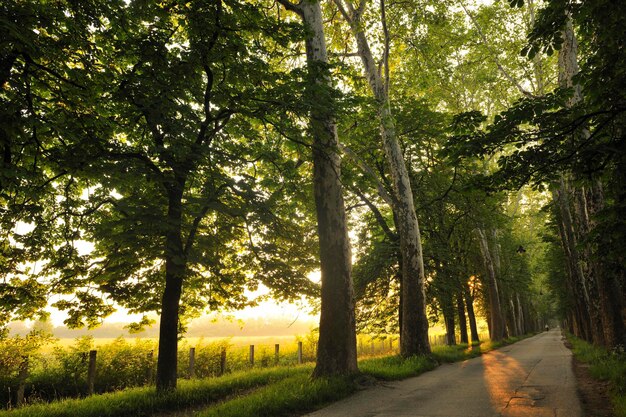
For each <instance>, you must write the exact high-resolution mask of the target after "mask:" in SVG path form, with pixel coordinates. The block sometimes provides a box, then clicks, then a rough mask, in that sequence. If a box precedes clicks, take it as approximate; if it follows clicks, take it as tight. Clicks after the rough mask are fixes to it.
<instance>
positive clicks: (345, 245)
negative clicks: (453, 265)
mask: <svg viewBox="0 0 626 417" xmlns="http://www.w3.org/2000/svg"><path fill="white" fill-rule="evenodd" d="M281 4H283V5H284V6H285V7H286V8H288V9H290V10H292V11H295V12H296V13H298V14H299V15H300V17H301V18H302V21H303V23H304V24H305V25H306V27H307V38H306V39H305V44H306V57H307V67H308V72H309V80H308V91H307V99H308V104H309V105H310V108H311V110H310V128H311V132H312V135H313V186H314V191H315V208H316V212H317V231H318V235H319V243H320V269H321V276H322V294H321V314H320V327H319V340H318V346H317V362H316V365H315V369H314V371H313V376H314V377H321V376H329V375H339V374H351V373H355V372H358V368H357V360H356V357H357V353H356V330H355V317H354V293H353V287H352V276H351V268H352V266H351V255H350V240H349V238H348V229H347V223H346V212H345V207H344V200H343V191H342V186H341V178H340V176H341V168H340V165H341V162H340V158H339V155H338V150H339V139H338V136H337V127H336V124H335V120H334V114H332V109H333V105H332V103H331V102H330V100H331V99H330V98H329V97H330V96H331V95H330V94H324V95H319V94H318V92H319V89H320V88H330V87H331V80H330V75H329V72H328V65H327V64H328V57H327V53H326V41H325V39H324V26H323V20H322V10H321V7H320V4H319V2H318V1H308V0H305V1H301V2H300V3H299V4H297V5H295V4H293V3H291V2H289V1H287V0H283V1H281ZM325 100H326V101H327V102H324V101H325Z"/></svg>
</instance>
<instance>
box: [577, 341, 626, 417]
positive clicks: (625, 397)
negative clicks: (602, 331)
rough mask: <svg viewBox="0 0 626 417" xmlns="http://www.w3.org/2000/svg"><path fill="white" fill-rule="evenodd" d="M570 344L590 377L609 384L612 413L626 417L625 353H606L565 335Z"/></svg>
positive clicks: (619, 416) (599, 348) (604, 350)
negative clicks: (586, 368) (585, 366)
mask: <svg viewBox="0 0 626 417" xmlns="http://www.w3.org/2000/svg"><path fill="white" fill-rule="evenodd" d="M567 339H568V340H569V342H570V343H571V344H572V352H573V354H574V356H575V357H576V359H578V360H579V361H581V362H585V363H587V364H589V373H590V374H591V376H592V377H594V378H596V379H599V380H603V381H609V382H610V383H611V397H612V398H611V399H612V402H613V412H614V413H615V415H616V416H618V417H626V353H625V352H624V351H623V350H622V351H616V352H608V351H607V350H606V349H603V348H601V347H598V346H594V345H592V344H590V343H587V342H585V341H584V340H581V339H578V338H576V337H574V336H572V335H567Z"/></svg>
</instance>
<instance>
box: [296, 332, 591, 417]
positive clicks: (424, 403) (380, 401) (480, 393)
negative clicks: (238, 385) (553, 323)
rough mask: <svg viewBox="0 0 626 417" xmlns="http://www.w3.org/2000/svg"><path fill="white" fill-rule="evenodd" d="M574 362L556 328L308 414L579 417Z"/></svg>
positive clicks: (313, 416) (348, 416) (318, 416)
mask: <svg viewBox="0 0 626 417" xmlns="http://www.w3.org/2000/svg"><path fill="white" fill-rule="evenodd" d="M571 360H572V359H571V352H570V351H569V350H568V349H567V348H565V346H564V345H563V342H562V340H561V334H560V331H559V330H558V329H555V330H551V331H549V332H543V333H541V334H539V335H537V336H534V337H531V338H529V339H525V340H522V341H521V342H518V343H516V344H514V345H510V346H505V347H503V348H501V349H498V350H494V351H492V352H489V353H487V354H484V355H482V356H480V357H478V358H474V359H470V360H467V361H464V362H458V363H454V364H446V365H442V366H440V367H438V368H437V369H435V370H433V371H431V372H427V373H425V374H422V375H421V376H419V377H416V378H410V379H406V380H404V381H399V382H391V383H385V384H384V385H382V386H376V387H373V388H368V389H366V390H363V391H360V392H358V393H357V394H355V395H353V396H351V397H349V398H346V399H344V400H342V401H339V402H337V403H334V404H332V405H331V406H329V407H327V408H324V409H322V410H319V411H317V412H315V413H312V414H309V415H308V417H406V416H413V417H430V416H439V417H441V416H446V417H456V416H459V417H460V416H463V417H473V416H475V417H492V416H507V417H522V416H524V417H526V416H527V417H544V416H546V417H547V416H549V417H580V416H582V411H581V408H580V402H579V399H578V396H577V393H576V380H575V378H574V374H573V373H572V368H571Z"/></svg>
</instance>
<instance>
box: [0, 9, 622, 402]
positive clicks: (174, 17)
mask: <svg viewBox="0 0 626 417" xmlns="http://www.w3.org/2000/svg"><path fill="white" fill-rule="evenodd" d="M510 3H511V4H507V3H506V2H494V4H482V3H479V4H473V3H470V2H467V3H466V2H464V1H462V0H454V1H453V0H449V1H430V0H424V1H407V2H401V3H387V2H385V0H379V1H376V2H370V1H367V0H359V1H358V2H357V1H350V0H333V1H324V2H319V1H308V0H303V1H299V2H296V1H295V0H279V1H278V3H274V2H272V1H266V0H255V1H238V0H210V1H185V2H180V1H176V0H169V1H164V2H160V3H153V2H140V1H130V2H126V1H121V0H120V1H108V2H101V1H89V2H79V3H76V2H70V1H67V2H65V1H61V2H54V3H53V2H47V1H43V2H42V1H21V0H20V1H18V0H9V1H6V2H3V3H2V5H1V6H0V11H1V14H0V30H1V35H2V36H1V38H2V41H1V43H0V84H1V85H2V90H1V91H0V100H2V106H0V112H1V116H2V122H1V124H0V140H1V147H2V153H3V158H2V165H1V171H0V198H1V201H2V206H1V207H2V208H1V209H2V218H1V222H2V238H1V239H2V245H1V257H0V259H1V264H0V268H1V269H0V271H1V272H0V273H1V274H2V283H0V293H1V295H2V302H1V303H0V309H1V311H2V320H3V323H1V324H6V322H8V321H10V320H14V319H22V318H31V317H35V316H37V315H45V308H46V306H47V305H48V303H49V301H50V300H51V298H50V295H55V296H56V298H55V299H56V301H55V303H54V305H55V306H56V307H57V308H59V309H61V310H64V311H66V312H67V313H68V319H67V321H66V324H67V325H68V326H72V327H81V326H84V325H89V326H95V325H97V324H98V323H99V322H100V321H101V320H102V319H103V318H104V317H106V316H107V315H108V314H110V313H111V312H112V311H113V308H114V307H113V305H114V303H116V304H118V305H120V306H123V307H125V308H127V309H128V310H129V311H130V312H133V313H144V314H148V313H151V312H156V313H158V314H159V315H160V338H159V354H158V368H157V388H158V389H160V390H166V389H173V388H175V386H176V376H177V369H176V360H175V358H176V352H177V341H178V336H179V335H180V334H182V333H184V330H185V323H187V322H188V320H189V319H190V318H193V317H195V316H197V315H198V314H200V313H201V312H203V311H207V310H208V311H218V310H227V309H238V308H242V307H244V306H246V305H249V304H250V303H252V302H253V300H248V299H247V297H246V295H245V290H246V289H255V288H257V287H258V286H259V285H260V284H263V285H264V286H265V287H267V288H269V290H270V294H271V295H272V296H273V297H275V298H277V299H280V300H294V299H298V298H300V297H301V296H303V295H305V296H307V297H310V298H311V299H315V298H317V297H318V296H320V295H321V320H320V328H319V332H320V335H319V346H318V349H317V355H318V357H317V366H316V369H315V372H314V375H315V376H326V375H332V374H347V373H353V372H356V371H357V364H356V337H355V332H356V330H361V331H368V332H373V333H376V332H379V333H386V334H388V333H400V338H401V354H402V355H403V356H411V355H415V354H423V353H428V352H429V351H430V346H429V344H428V323H429V320H430V321H437V320H438V318H439V317H440V316H441V317H443V321H444V324H445V327H446V330H447V341H448V343H450V344H453V343H456V342H457V341H456V335H455V334H456V332H455V330H456V329H457V328H458V330H459V335H460V341H461V342H467V341H469V340H470V339H471V340H477V339H478V331H479V327H478V324H477V317H480V316H484V317H486V318H487V322H488V329H489V332H490V335H491V338H492V339H494V340H499V339H502V338H503V337H505V336H506V335H518V334H522V333H526V332H529V331H532V330H536V329H537V328H538V326H541V325H543V323H545V322H546V320H548V319H550V318H553V317H556V314H560V316H561V317H562V318H563V319H564V320H565V323H566V324H567V325H568V326H570V328H571V330H572V331H574V332H575V333H577V334H579V335H581V336H583V337H586V338H588V339H592V340H593V341H594V342H596V343H599V344H606V345H607V346H617V345H619V344H623V343H624V340H623V337H624V334H625V332H624V318H623V314H624V313H623V306H624V305H626V304H625V303H624V294H625V290H624V259H623V247H622V246H623V245H622V246H620V244H617V243H616V242H623V239H622V238H623V236H624V223H623V221H621V220H620V219H623V214H624V213H623V211H624V207H626V203H624V188H625V187H624V186H623V185H624V172H626V170H624V156H623V129H622V124H623V120H624V118H623V110H624V99H623V96H621V95H620V94H621V93H620V92H623V91H624V89H623V88H622V87H623V75H622V76H621V77H620V76H619V74H623V73H624V72H623V68H624V65H623V60H624V57H623V55H624V54H623V44H622V43H620V42H622V41H620V39H623V38H624V37H623V36H622V37H620V36H617V34H618V33H617V32H619V31H620V30H623V29H622V28H623V27H626V26H625V25H623V24H622V23H623V22H621V20H620V19H624V16H626V14H624V13H621V14H619V13H613V12H611V13H609V12H608V11H605V10H604V9H602V8H601V6H599V5H598V6H596V2H589V3H585V5H578V4H570V3H568V2H546V3H541V4H535V3H534V2H533V1H528V2H526V3H524V2H522V1H517V0H516V1H512V2H510ZM576 37H578V38H579V39H580V45H581V47H580V48H579V49H578V51H577V49H576V46H575V45H576V44H575V42H574V40H575V39H576ZM562 39H565V40H566V42H562V41H561V40H562ZM557 49H560V51H559V54H558V55H559V59H556V58H555V56H554V54H553V51H554V50H557ZM520 51H523V53H524V55H523V56H522V55H520ZM619 51H622V53H620V52H619ZM578 62H581V63H582V66H581V67H580V71H579V69H578V67H577V65H576V64H577V63H578ZM620 71H621V72H620ZM607 80H608V81H607ZM546 190H551V193H549V192H547V191H546ZM542 207H543V208H544V209H543V210H541V208H542ZM348 230H353V231H354V235H353V243H354V250H355V255H356V263H355V264H354V268H352V265H351V264H352V255H351V244H350V237H349V235H348ZM85 247H88V248H89V250H86V249H84V248H85ZM320 265H321V268H320ZM317 268H320V269H321V276H322V279H321V288H320V286H318V285H317V284H315V283H312V282H311V281H309V280H308V279H307V278H306V277H307V275H308V274H309V273H310V272H311V271H313V270H315V269H317ZM466 320H467V321H466ZM467 323H469V328H468V326H467ZM148 324H150V320H149V319H148V318H147V316H145V317H144V319H143V320H141V322H139V323H135V324H134V328H137V329H139V328H141V327H142V326H145V325H148ZM620 326H621V327H620Z"/></svg>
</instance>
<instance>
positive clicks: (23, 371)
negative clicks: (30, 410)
mask: <svg viewBox="0 0 626 417" xmlns="http://www.w3.org/2000/svg"><path fill="white" fill-rule="evenodd" d="M17 378H18V381H19V386H18V387H17V399H16V404H17V405H18V407H19V406H20V405H22V404H24V391H25V390H26V378H28V356H24V357H22V363H21V364H20V373H19V375H18V377H17Z"/></svg>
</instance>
